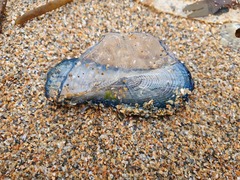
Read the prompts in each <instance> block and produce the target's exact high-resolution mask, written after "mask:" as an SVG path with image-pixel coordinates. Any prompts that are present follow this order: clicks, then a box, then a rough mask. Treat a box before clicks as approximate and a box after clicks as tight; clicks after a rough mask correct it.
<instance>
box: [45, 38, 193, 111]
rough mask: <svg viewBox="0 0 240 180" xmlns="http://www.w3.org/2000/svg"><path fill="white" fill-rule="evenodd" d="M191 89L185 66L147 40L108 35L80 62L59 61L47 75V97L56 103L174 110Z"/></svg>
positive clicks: (154, 41)
mask: <svg viewBox="0 0 240 180" xmlns="http://www.w3.org/2000/svg"><path fill="white" fill-rule="evenodd" d="M193 88H194V83H193V80H192V77H191V75H190V72H189V71H188V70H187V68H186V66H185V65H184V64H183V63H182V62H180V61H179V60H178V59H176V58H175V57H174V55H173V54H172V53H170V52H169V51H168V50H167V47H166V46H165V45H164V44H163V42H161V41H159V40H158V39H157V38H155V37H153V36H152V35H150V34H145V33H131V34H119V33H111V34H108V35H106V36H105V37H104V38H103V39H102V40H101V41H100V42H99V43H98V44H96V45H95V46H93V47H92V48H90V49H89V50H87V51H86V52H85V53H84V54H83V55H82V56H81V57H80V58H75V59H69V60H63V61H62V62H61V63H59V64H57V65H56V66H55V67H53V68H52V69H51V70H50V71H49V72H48V74H47V82H46V86H45V90H46V97H48V98H49V97H51V98H53V99H55V100H56V101H57V102H68V103H70V104H78V103H85V102H89V101H91V102H93V103H102V104H105V105H111V106H116V105H119V104H124V105H128V106H136V105H137V106H140V107H143V105H144V103H146V102H149V101H152V102H153V105H154V107H158V108H165V107H166V105H167V104H170V105H174V103H175V101H176V100H177V99H178V97H180V98H183V99H184V100H185V99H186V97H187V95H188V93H189V92H190V91H192V90H193Z"/></svg>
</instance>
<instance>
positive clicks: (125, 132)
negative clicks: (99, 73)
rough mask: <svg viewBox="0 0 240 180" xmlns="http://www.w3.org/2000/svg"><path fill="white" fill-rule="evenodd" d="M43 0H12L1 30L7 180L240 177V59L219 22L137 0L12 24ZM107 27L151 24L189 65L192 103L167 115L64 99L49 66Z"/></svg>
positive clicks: (0, 128) (0, 147) (2, 150)
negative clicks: (51, 83)
mask: <svg viewBox="0 0 240 180" xmlns="http://www.w3.org/2000/svg"><path fill="white" fill-rule="evenodd" d="M44 3H45V1H37V2H36V1H28V0H23V1H22V2H21V3H16V2H15V1H13V0H9V1H8V5H7V14H8V16H7V19H6V21H5V23H4V26H3V32H4V33H3V34H1V35H0V47H1V49H0V96H1V97H0V179H4V178H5V179H78V178H83V179H89V178H90V179H107V178H108V179H133V178H135V179H161V178H165V179H207V178H211V179H237V177H238V178H239V177H240V170H239V169H240V165H239V162H240V154H239V149H240V145H239V125H240V110H239V109H240V102H239V99H240V61H239V60H240V58H239V52H238V51H236V50H233V49H231V48H228V47H223V46H222V45H221V43H220V41H221V37H220V26H219V25H214V24H207V23H204V22H200V21H195V20H190V19H185V18H181V17H175V16H173V15H170V14H164V13H156V12H154V11H152V10H151V9H148V8H147V7H144V6H142V5H140V4H138V3H136V2H133V1H131V0H123V1H117V0H116V1H115V0H103V1H87V2H84V3H83V2H81V1H77V0H75V1H74V2H73V3H70V4H68V5H66V6H64V7H61V8H59V9H57V10H56V11H53V12H49V13H47V14H45V15H43V16H41V17H38V18H35V19H34V20H32V21H30V22H27V23H26V24H25V26H24V27H16V26H14V20H15V19H16V17H17V16H18V15H19V14H23V13H24V12H25V11H26V10H29V9H32V8H34V7H37V6H39V5H41V4H44ZM108 32H148V33H151V34H153V35H154V36H156V37H159V38H160V39H162V40H164V41H165V43H166V44H167V45H168V47H169V49H170V50H171V51H172V52H173V53H174V54H175V55H176V57H178V58H179V59H180V60H181V61H183V62H184V63H185V64H186V66H187V67H188V68H189V70H190V72H191V74H192V76H193V78H194V81H195V90H194V91H193V94H192V95H191V96H190V100H189V102H188V104H187V105H186V107H185V108H183V109H181V110H179V111H178V112H176V113H175V114H174V115H172V116H164V117H159V118H140V117H124V116H121V115H119V114H118V113H116V111H115V110H114V109H113V108H105V107H96V108H92V107H88V106H86V105H79V106H67V107H66V106H60V105H55V104H54V103H53V102H51V101H49V100H47V99H46V98H45V95H44V84H45V81H46V73H47V72H48V70H49V69H50V68H51V67H53V66H54V65H55V64H57V63H59V62H60V61H61V60H62V59H65V58H73V57H79V56H80V55H81V53H83V52H84V51H85V50H86V49H87V48H88V47H90V46H92V45H94V44H95V43H97V42H98V41H99V40H100V39H101V37H102V36H103V35H104V34H105V33H108Z"/></svg>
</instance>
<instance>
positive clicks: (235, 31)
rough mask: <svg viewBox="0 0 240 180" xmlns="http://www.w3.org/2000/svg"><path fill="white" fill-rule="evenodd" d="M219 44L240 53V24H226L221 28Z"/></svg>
mask: <svg viewBox="0 0 240 180" xmlns="http://www.w3.org/2000/svg"><path fill="white" fill-rule="evenodd" d="M221 37H222V39H221V43H222V44H223V45H224V46H228V47H231V48H232V49H236V50H237V51H240V23H228V24H224V25H222V27H221Z"/></svg>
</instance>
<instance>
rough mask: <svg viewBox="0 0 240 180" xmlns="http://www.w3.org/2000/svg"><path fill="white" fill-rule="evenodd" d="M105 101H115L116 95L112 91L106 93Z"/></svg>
mask: <svg viewBox="0 0 240 180" xmlns="http://www.w3.org/2000/svg"><path fill="white" fill-rule="evenodd" d="M104 99H108V100H115V99H116V97H115V96H114V94H113V93H112V92H111V91H106V92H105V96H104Z"/></svg>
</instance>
